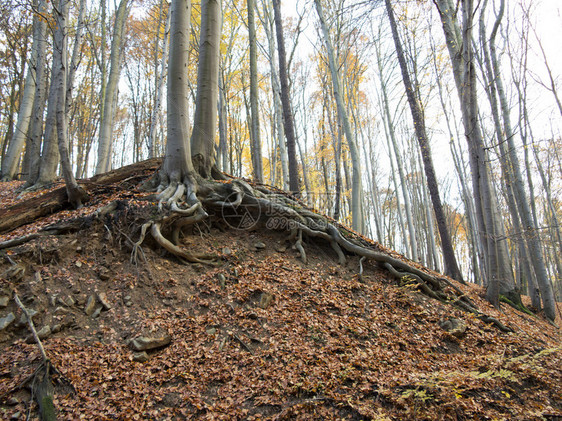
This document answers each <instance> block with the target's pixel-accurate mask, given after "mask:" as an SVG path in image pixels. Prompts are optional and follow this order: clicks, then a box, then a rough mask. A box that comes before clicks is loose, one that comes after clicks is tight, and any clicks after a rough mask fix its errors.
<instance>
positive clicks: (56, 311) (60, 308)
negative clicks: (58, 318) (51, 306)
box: [53, 306, 68, 314]
mask: <svg viewBox="0 0 562 421" xmlns="http://www.w3.org/2000/svg"><path fill="white" fill-rule="evenodd" d="M53 313H55V314H60V313H63V314H66V313H68V310H67V309H66V308H64V307H61V306H59V307H57V308H55V310H54V311H53Z"/></svg>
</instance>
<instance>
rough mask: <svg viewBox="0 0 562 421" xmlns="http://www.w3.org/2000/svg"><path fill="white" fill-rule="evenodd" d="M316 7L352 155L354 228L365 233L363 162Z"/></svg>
mask: <svg viewBox="0 0 562 421" xmlns="http://www.w3.org/2000/svg"><path fill="white" fill-rule="evenodd" d="M314 4H315V5H316V11H317V13H318V18H319V19H320V26H321V28H322V33H323V36H324V43H325V45H326V50H327V53H328V62H329V65H330V73H331V75H332V84H333V88H334V97H335V99H336V105H337V109H338V115H339V117H340V119H341V121H342V124H343V129H344V132H345V137H346V140H347V144H348V146H349V154H350V155H351V166H352V169H353V175H352V188H351V201H352V205H351V215H352V224H351V225H352V228H353V229H354V230H356V231H358V232H361V231H363V227H364V223H363V210H362V196H363V191H362V187H361V162H360V159H359V153H358V150H357V146H356V144H355V137H354V136H353V133H352V132H351V125H350V124H349V118H348V116H347V110H346V108H345V105H344V102H343V96H342V95H343V93H342V90H341V86H340V77H339V72H338V68H337V65H336V60H335V58H334V49H333V47H332V41H331V40H330V33H329V31H328V26H327V24H326V20H325V19H324V13H323V11H322V5H321V3H320V0H314Z"/></svg>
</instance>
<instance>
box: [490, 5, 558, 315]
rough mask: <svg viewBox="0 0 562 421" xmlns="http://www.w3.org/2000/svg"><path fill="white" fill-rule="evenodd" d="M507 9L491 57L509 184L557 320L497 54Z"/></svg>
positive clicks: (537, 272) (544, 292)
mask: <svg viewBox="0 0 562 421" xmlns="http://www.w3.org/2000/svg"><path fill="white" fill-rule="evenodd" d="M504 8H505V0H501V1H500V10H499V13H498V17H497V20H496V24H495V25H494V29H493V30H492V34H491V37H490V57H491V60H492V69H493V75H494V82H495V85H496V87H497V93H498V97H499V99H500V105H501V110H502V117H503V126H504V134H505V140H506V142H507V153H508V157H509V164H508V166H507V169H508V170H509V174H508V179H507V181H508V183H510V184H511V185H512V188H513V190H514V193H515V201H516V203H517V207H518V209H519V214H520V216H521V222H522V224H523V226H524V230H523V233H524V237H525V242H526V244H527V249H528V252H529V257H530V260H531V263H532V265H533V268H534V270H535V275H536V277H537V284H538V287H539V290H540V292H541V296H542V301H543V306H544V311H545V314H546V316H547V317H548V318H549V319H550V320H553V321H554V319H555V318H556V302H555V300H554V291H553V289H552V285H551V284H550V280H549V279H548V275H547V273H546V266H545V263H544V259H543V255H542V251H541V245H540V236H539V232H538V231H537V227H536V226H535V223H534V221H533V218H532V215H531V210H530V208H529V201H534V200H535V198H534V197H530V198H527V193H526V191H525V188H524V183H523V176H522V175H521V169H520V168H521V167H520V164H519V157H518V156H517V150H516V148H515V142H514V141H513V138H514V135H515V134H514V133H513V129H512V126H511V120H510V116H509V112H510V110H509V106H508V104H507V99H506V95H505V91H504V88H503V82H502V78H501V73H500V66H499V62H498V59H497V53H496V46H495V34H496V32H497V29H498V27H499V23H500V20H501V18H502V16H503V12H504ZM498 140H499V141H500V144H503V141H502V139H498Z"/></svg>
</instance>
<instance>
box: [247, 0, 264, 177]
mask: <svg viewBox="0 0 562 421" xmlns="http://www.w3.org/2000/svg"><path fill="white" fill-rule="evenodd" d="M246 4H247V6H248V34H249V42H250V114H251V120H250V121H251V123H250V142H251V145H252V147H251V155H252V164H253V171H254V179H255V180H256V181H257V182H258V183H263V168H262V154H261V139H260V118H259V101H258V97H259V86H258V45H257V41H256V23H255V7H256V4H255V1H254V0H247V1H246Z"/></svg>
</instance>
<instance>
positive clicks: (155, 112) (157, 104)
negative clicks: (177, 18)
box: [148, 9, 171, 158]
mask: <svg viewBox="0 0 562 421" xmlns="http://www.w3.org/2000/svg"><path fill="white" fill-rule="evenodd" d="M170 17H171V14H170V9H168V13H167V16H166V26H165V29H164V39H163V40H162V46H163V48H162V59H161V60H160V63H161V64H160V65H161V68H160V73H159V74H158V76H156V79H155V81H156V86H155V89H156V92H155V95H154V105H153V107H152V115H151V117H150V128H149V131H148V157H149V158H154V156H156V125H157V124H158V117H159V115H160V110H161V108H162V96H163V94H164V81H165V79H166V73H167V71H168V65H167V61H168V52H169V49H170V48H169V47H170ZM156 47H158V43H157V44H156ZM156 54H158V52H156ZM155 62H156V63H155V71H156V70H158V67H157V65H156V64H157V60H155Z"/></svg>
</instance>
